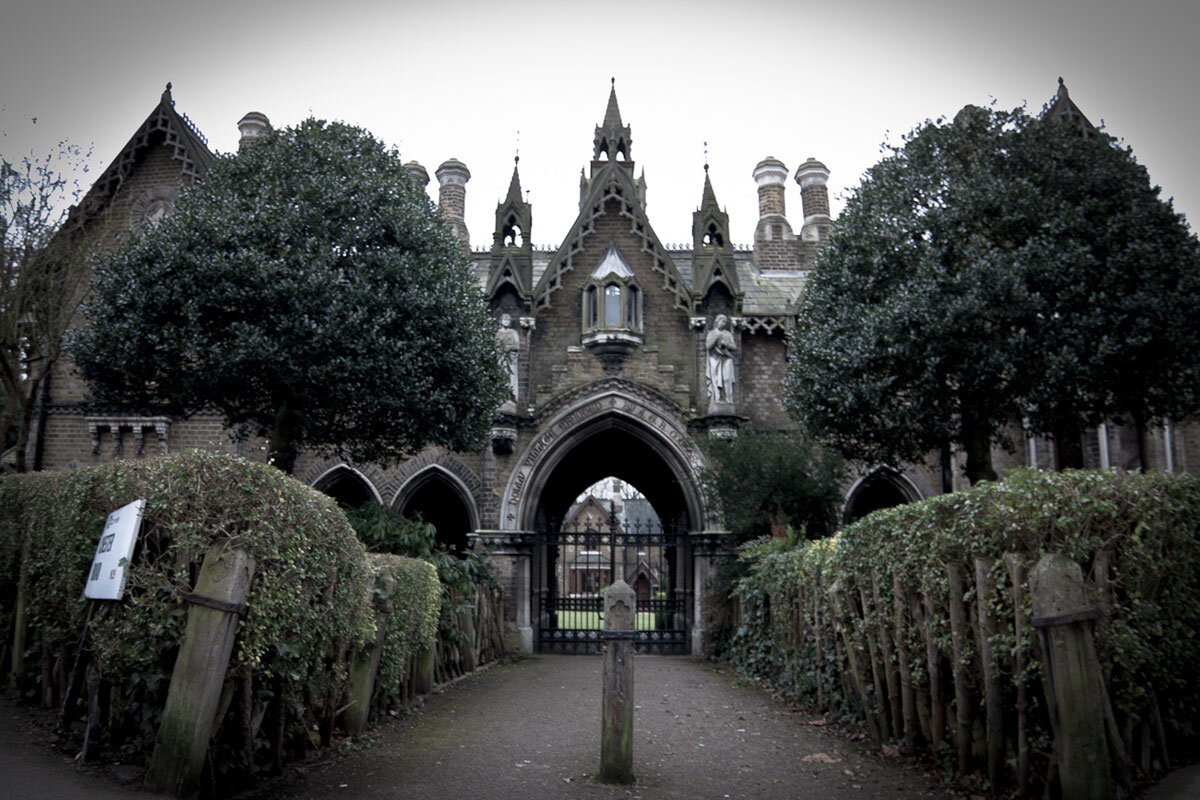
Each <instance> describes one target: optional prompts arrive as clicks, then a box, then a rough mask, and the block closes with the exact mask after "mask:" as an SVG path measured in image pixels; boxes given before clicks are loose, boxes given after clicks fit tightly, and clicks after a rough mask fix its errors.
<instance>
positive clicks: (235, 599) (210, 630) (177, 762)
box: [146, 544, 254, 797]
mask: <svg viewBox="0 0 1200 800" xmlns="http://www.w3.org/2000/svg"><path fill="white" fill-rule="evenodd" d="M253 576H254V559H252V558H251V557H250V556H249V555H247V554H246V552H245V551H244V550H226V549H225V547H224V545H220V544H219V545H215V546H214V547H213V548H212V549H211V550H209V551H208V555H206V556H205V557H204V565H203V566H202V567H200V575H199V577H198V578H197V579H196V590H195V592H193V593H192V594H190V595H187V596H185V598H184V599H185V600H187V602H188V603H190V604H191V609H190V610H189V611H188V621H187V630H186V631H185V632H184V636H183V644H182V645H181V646H180V648H179V655H178V656H177V657H176V659H175V670H174V672H173V673H172V674H171V688H170V689H169V690H168V692H167V704H166V707H165V708H164V709H163V719H162V724H161V725H160V726H159V728H158V736H157V738H156V739H155V741H154V754H153V755H152V756H151V758H150V767H149V769H148V770H147V771H146V785H147V786H148V787H149V788H152V789H157V790H159V791H163V792H168V793H170V794H174V795H178V796H180V797H188V796H193V795H195V794H196V792H197V790H198V785H199V780H200V773H201V770H202V769H203V767H204V759H205V757H206V756H207V755H208V744H209V740H210V739H211V738H212V731H213V725H214V724H215V722H216V719H215V717H216V712H217V703H218V701H219V700H220V698H221V686H222V684H224V682H225V671H226V669H227V668H228V667H229V655H230V653H231V652H232V651H233V639H234V634H235V633H236V632H237V626H238V617H239V614H241V613H242V611H243V608H244V606H243V603H245V601H246V593H247V591H248V590H249V589H250V579H251V578H252V577H253Z"/></svg>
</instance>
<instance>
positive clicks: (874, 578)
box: [871, 570, 911, 752]
mask: <svg viewBox="0 0 1200 800" xmlns="http://www.w3.org/2000/svg"><path fill="white" fill-rule="evenodd" d="M871 597H872V599H873V600H874V601H875V620H876V622H877V623H878V628H879V649H880V651H881V652H882V653H883V675H884V679H885V681H886V683H887V694H888V703H889V705H888V709H889V711H891V715H890V716H891V720H892V738H893V739H896V740H897V741H899V740H900V739H901V738H902V737H903V736H904V723H903V720H904V718H903V717H902V716H901V713H902V712H901V701H900V676H899V674H898V672H897V669H896V665H895V664H894V663H893V662H892V633H891V630H890V629H889V627H888V619H887V618H886V617H885V616H884V615H883V603H882V601H881V599H880V594H879V574H878V573H877V572H876V571H875V570H871ZM910 752H911V751H910Z"/></svg>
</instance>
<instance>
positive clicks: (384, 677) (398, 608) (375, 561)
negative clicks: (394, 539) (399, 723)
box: [369, 553, 442, 710]
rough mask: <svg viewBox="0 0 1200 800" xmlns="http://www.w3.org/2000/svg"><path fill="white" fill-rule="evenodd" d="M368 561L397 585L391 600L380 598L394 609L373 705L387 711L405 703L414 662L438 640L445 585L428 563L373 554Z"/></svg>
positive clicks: (377, 678) (378, 671) (401, 557)
mask: <svg viewBox="0 0 1200 800" xmlns="http://www.w3.org/2000/svg"><path fill="white" fill-rule="evenodd" d="M369 558H370V559H371V563H372V565H373V566H374V568H375V570H376V572H377V573H383V572H389V573H390V574H391V576H392V577H393V578H394V579H395V581H396V583H395V588H394V589H393V590H392V594H391V596H389V597H386V598H380V599H383V600H386V601H390V603H391V605H392V609H391V613H390V615H389V617H388V627H387V633H386V634H385V636H384V642H383V653H382V655H381V656H380V658H379V668H378V670H377V671H376V673H375V693H374V699H373V702H372V703H371V705H372V707H374V708H376V709H382V710H386V709H389V708H393V707H396V706H398V705H400V704H401V702H402V701H403V700H404V699H406V698H405V692H404V687H403V684H406V683H409V679H408V674H409V670H410V669H412V662H413V660H414V659H415V658H416V657H417V655H418V653H420V651H421V650H422V649H423V648H426V647H431V646H432V645H433V643H434V641H435V640H436V639H437V634H438V616H439V612H440V611H441V608H442V584H441V582H440V581H438V576H437V569H436V568H435V567H434V566H433V564H430V563H429V562H428V561H421V560H419V559H416V558H408V557H407V556H397V555H392V554H390V553H371V554H370V556H369ZM378 591H379V590H378V589H374V590H373V592H378Z"/></svg>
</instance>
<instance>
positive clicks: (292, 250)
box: [73, 119, 505, 468]
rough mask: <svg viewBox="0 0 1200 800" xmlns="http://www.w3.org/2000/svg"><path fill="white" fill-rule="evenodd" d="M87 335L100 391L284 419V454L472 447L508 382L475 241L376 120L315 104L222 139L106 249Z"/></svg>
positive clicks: (79, 357) (382, 459)
mask: <svg viewBox="0 0 1200 800" xmlns="http://www.w3.org/2000/svg"><path fill="white" fill-rule="evenodd" d="M94 292H95V294H94V297H93V298H92V300H91V301H90V302H89V303H88V304H87V306H86V308H85V311H86V314H87V317H88V322H89V325H88V326H87V327H85V328H83V329H81V330H79V331H78V335H77V336H76V338H75V341H74V345H73V347H74V349H73V353H74V356H75V359H76V362H77V363H78V365H79V368H80V371H81V373H82V374H83V375H84V377H86V378H87V380H88V381H89V383H90V384H91V386H92V387H93V390H94V392H95V394H96V397H97V399H99V400H100V401H105V402H107V401H116V402H121V403H126V404H132V405H134V406H144V407H161V408H165V409H167V410H169V411H171V412H175V413H184V414H186V413H191V412H195V411H196V410H198V409H200V408H205V407H216V408H218V409H220V410H221V411H222V412H223V414H224V415H225V421H226V423H227V424H228V425H229V426H237V427H239V428H241V429H243V430H247V431H249V432H253V433H257V434H262V435H268V434H269V435H270V450H271V455H272V458H273V460H274V461H275V463H276V464H278V465H280V466H281V467H285V468H290V464H291V460H292V458H293V457H294V453H295V449H296V448H298V447H300V446H308V447H313V448H317V449H325V450H333V451H336V452H338V453H339V454H340V455H342V456H344V457H346V458H349V459H351V460H356V461H362V462H374V463H381V464H387V463H390V462H394V461H396V460H399V459H401V458H403V457H405V456H406V455H408V454H411V453H412V452H413V451H415V450H417V449H419V448H420V447H422V446H424V445H426V444H428V443H437V444H441V445H443V446H445V447H448V448H450V449H452V450H470V449H473V448H475V447H476V446H477V445H478V444H479V443H480V442H481V441H482V440H483V438H484V436H485V435H486V432H487V426H488V424H489V421H490V415H491V412H492V410H493V409H494V408H495V407H496V406H497V405H499V403H500V402H501V400H503V392H504V391H505V389H504V385H505V384H504V379H503V376H502V375H501V373H500V367H499V364H498V362H497V360H496V357H495V344H494V333H495V324H494V322H493V321H492V320H491V318H490V317H489V316H488V314H487V313H486V309H485V305H484V301H483V298H482V294H481V291H480V289H479V286H478V284H477V282H476V281H475V279H474V277H473V275H472V274H471V272H470V270H469V267H468V265H467V263H466V259H465V256H464V254H463V251H462V248H461V245H460V244H459V243H458V242H457V240H456V239H455V238H454V237H453V235H452V234H451V232H450V231H449V229H448V226H447V225H446V224H445V223H444V221H443V219H442V218H441V216H440V214H439V213H438V212H437V210H436V209H435V208H434V207H433V206H432V204H431V203H430V202H429V199H428V198H427V197H426V196H425V194H424V192H423V191H421V190H420V189H419V188H417V187H416V186H415V185H414V184H413V182H412V181H411V179H410V178H409V175H408V173H407V171H406V170H405V169H404V167H403V165H402V164H401V161H400V157H399V155H398V154H397V153H396V152H395V151H394V150H388V149H387V148H385V147H384V145H383V144H381V143H380V142H379V141H377V140H376V139H374V138H373V137H372V136H371V135H370V134H368V133H367V132H365V131H363V130H361V129H358V128H353V127H351V126H348V125H345V124H341V123H326V122H322V121H318V120H314V119H309V120H306V121H305V122H303V123H301V124H300V125H299V126H297V127H294V128H287V129H283V130H279V131H274V132H271V133H270V134H268V135H266V136H264V137H262V138H260V139H259V140H256V141H255V142H254V143H253V144H252V145H250V146H247V147H244V148H242V150H241V151H240V152H239V153H238V154H237V155H226V156H220V157H218V158H217V159H216V161H214V163H213V165H212V167H211V169H210V170H209V172H208V173H207V175H206V176H205V179H204V181H203V182H201V183H199V184H197V185H195V186H193V187H191V188H188V189H186V190H185V191H184V192H183V194H182V196H181V197H180V199H179V201H178V203H177V204H176V210H175V212H174V213H173V214H172V215H171V216H169V217H167V218H166V219H164V220H163V221H162V222H161V223H159V224H158V225H157V226H155V227H153V228H151V229H149V230H148V231H146V232H145V233H144V234H143V235H140V236H136V237H133V238H131V239H130V240H129V242H128V243H127V244H126V245H125V246H124V247H122V248H121V249H120V250H118V251H117V252H115V253H114V254H112V256H111V257H108V258H106V259H105V260H104V261H103V262H102V263H101V264H100V266H99V267H98V269H97V272H96V278H95V283H94Z"/></svg>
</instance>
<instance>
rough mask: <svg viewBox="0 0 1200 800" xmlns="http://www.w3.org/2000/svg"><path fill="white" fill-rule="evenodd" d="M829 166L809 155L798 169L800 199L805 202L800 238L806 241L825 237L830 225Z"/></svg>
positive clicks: (797, 180)
mask: <svg viewBox="0 0 1200 800" xmlns="http://www.w3.org/2000/svg"><path fill="white" fill-rule="evenodd" d="M828 181H829V168H828V167H826V166H825V165H824V164H822V163H821V162H820V161H817V160H816V159H815V158H812V157H809V159H808V160H807V161H805V162H804V163H803V164H801V165H800V166H799V167H798V168H797V169H796V183H798V184H800V199H801V202H802V203H803V204H804V225H803V227H801V229H800V238H802V239H803V240H804V241H806V242H807V241H819V240H821V239H823V238H825V231H826V229H827V228H828V227H829V223H830V218H829V189H828V188H827V186H826V184H827V183H828Z"/></svg>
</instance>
